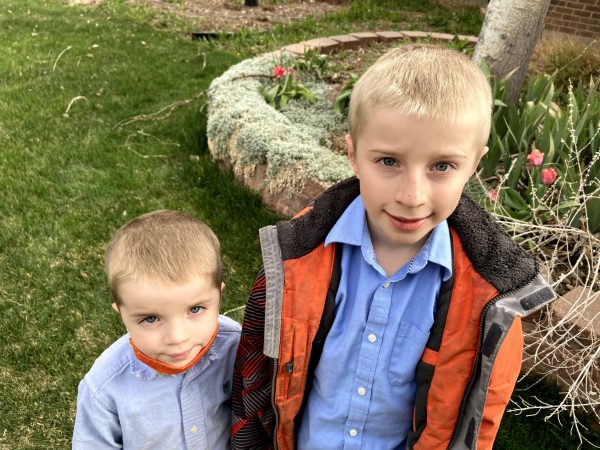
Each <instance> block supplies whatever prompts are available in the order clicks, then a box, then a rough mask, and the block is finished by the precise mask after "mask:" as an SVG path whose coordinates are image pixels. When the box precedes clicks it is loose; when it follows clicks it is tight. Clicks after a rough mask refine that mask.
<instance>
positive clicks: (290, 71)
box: [287, 67, 296, 75]
mask: <svg viewBox="0 0 600 450" xmlns="http://www.w3.org/2000/svg"><path fill="white" fill-rule="evenodd" d="M287 73H289V74H290V75H293V74H295V73H296V69H294V68H293V67H288V69H287Z"/></svg>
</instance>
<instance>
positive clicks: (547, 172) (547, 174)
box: [542, 167, 558, 186]
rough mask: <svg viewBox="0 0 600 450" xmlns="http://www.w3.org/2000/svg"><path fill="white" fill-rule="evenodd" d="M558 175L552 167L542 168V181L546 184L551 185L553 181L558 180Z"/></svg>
mask: <svg viewBox="0 0 600 450" xmlns="http://www.w3.org/2000/svg"><path fill="white" fill-rule="evenodd" d="M556 177H558V174H557V173H556V170H554V169H553V168H552V167H547V168H545V169H542V183H544V184H545V185H546V186H550V185H551V184H552V183H554V182H555V181H556Z"/></svg>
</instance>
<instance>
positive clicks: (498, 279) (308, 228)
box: [277, 177, 538, 293]
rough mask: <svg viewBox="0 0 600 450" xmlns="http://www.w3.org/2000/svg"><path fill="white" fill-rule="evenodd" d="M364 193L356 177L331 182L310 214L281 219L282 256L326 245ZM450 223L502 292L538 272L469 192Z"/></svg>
mask: <svg viewBox="0 0 600 450" xmlns="http://www.w3.org/2000/svg"><path fill="white" fill-rule="evenodd" d="M359 193H360V185H359V182H358V180H357V179H356V177H352V178H349V179H347V180H345V181H342V182H340V183H338V184H335V185H333V186H332V187H330V188H329V189H327V190H326V191H325V192H324V193H323V194H321V195H320V196H319V197H318V198H317V199H316V200H315V202H314V204H313V207H312V209H311V210H309V211H308V212H307V213H306V214H304V215H302V216H300V217H298V218H296V219H292V220H289V221H285V222H279V223H278V224H277V231H278V236H279V245H280V247H281V255H282V258H283V259H284V260H286V259H294V258H299V257H301V256H304V255H306V254H307V253H309V252H310V251H312V250H313V249H315V248H316V247H317V246H319V245H320V244H322V242H323V241H324V240H325V237H326V236H327V233H329V231H330V230H331V228H332V227H333V225H334V224H335V223H336V222H337V220H338V219H339V217H340V216H341V215H342V213H343V212H344V211H345V210H346V208H347V207H348V205H349V204H350V203H351V202H352V200H354V199H355V198H356V197H357V196H358V195H359ZM448 224H449V225H450V227H451V228H454V229H455V230H456V231H457V233H458V235H459V236H460V240H461V243H462V245H463V247H464V249H465V252H466V254H467V256H468V257H469V260H470V261H471V262H472V264H473V268H474V269H475V270H476V271H477V272H478V273H479V274H480V275H481V276H482V277H483V278H484V279H486V280H487V281H488V282H489V283H491V284H492V285H493V286H494V287H495V288H496V289H498V291H500V293H504V292H508V291H510V290H512V289H515V288H517V287H522V286H524V285H526V284H527V283H529V282H530V281H531V280H533V279H534V278H535V276H536V275H537V273H538V267H537V262H536V260H535V258H534V257H533V256H532V255H530V254H529V253H527V252H525V251H524V250H523V249H521V247H519V246H518V245H517V244H516V243H515V242H514V241H513V240H512V239H511V238H510V237H509V236H508V235H507V234H506V233H504V231H502V229H501V228H500V226H499V225H498V223H496V221H495V220H494V219H493V218H492V217H491V216H490V215H489V214H488V213H487V212H486V211H485V210H484V209H483V208H481V207H480V206H479V205H477V204H476V203H475V202H474V201H473V200H471V199H470V198H469V197H468V196H466V195H464V194H463V195H462V197H461V199H460V201H459V203H458V206H457V208H456V210H455V211H454V213H452V215H451V216H450V217H449V218H448Z"/></svg>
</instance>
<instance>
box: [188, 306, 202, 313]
mask: <svg viewBox="0 0 600 450" xmlns="http://www.w3.org/2000/svg"><path fill="white" fill-rule="evenodd" d="M203 309H204V308H203V307H202V306H192V307H191V308H190V312H191V313H192V314H198V313H199V312H200V311H202V310H203Z"/></svg>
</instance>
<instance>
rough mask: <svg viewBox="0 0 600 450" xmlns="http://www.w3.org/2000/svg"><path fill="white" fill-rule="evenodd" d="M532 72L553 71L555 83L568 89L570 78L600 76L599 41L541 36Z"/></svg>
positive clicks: (530, 65)
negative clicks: (586, 42) (542, 37)
mask: <svg viewBox="0 0 600 450" xmlns="http://www.w3.org/2000/svg"><path fill="white" fill-rule="evenodd" d="M529 71H530V72H533V73H534V74H544V73H547V74H552V73H554V72H555V71H556V72H557V73H556V77H555V80H554V82H555V84H556V85H557V86H560V87H563V88H564V89H565V90H566V87H567V86H568V82H569V79H571V80H579V79H581V80H583V81H585V82H587V81H588V80H589V79H590V77H593V78H594V79H597V78H598V77H600V43H598V42H596V41H592V42H591V43H589V44H585V43H583V42H581V41H579V40H577V39H575V38H571V37H564V36H561V37H557V36H552V37H548V38H544V39H541V40H540V41H539V42H538V45H537V46H536V47H535V50H534V53H533V56H532V59H531V62H530V64H529Z"/></svg>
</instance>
